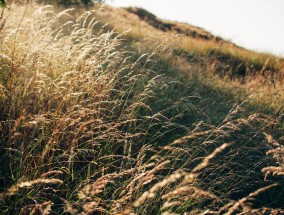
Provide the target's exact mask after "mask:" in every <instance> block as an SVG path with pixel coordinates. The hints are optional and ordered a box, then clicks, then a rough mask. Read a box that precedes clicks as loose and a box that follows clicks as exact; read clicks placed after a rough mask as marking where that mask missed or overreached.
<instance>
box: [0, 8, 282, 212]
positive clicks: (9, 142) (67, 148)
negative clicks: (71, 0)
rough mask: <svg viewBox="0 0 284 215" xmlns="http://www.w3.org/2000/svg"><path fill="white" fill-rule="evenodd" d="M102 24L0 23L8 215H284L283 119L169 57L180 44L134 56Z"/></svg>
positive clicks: (2, 183)
mask: <svg viewBox="0 0 284 215" xmlns="http://www.w3.org/2000/svg"><path fill="white" fill-rule="evenodd" d="M109 10H110V11H109V12H110V13H111V12H113V11H112V10H115V9H109ZM117 13H118V14H119V13H122V14H124V13H125V12H124V10H122V9H118V11H117ZM113 14H116V13H113ZM102 16H103V14H102V12H101V11H97V10H94V11H85V12H83V13H82V14H80V15H78V13H77V12H76V11H72V10H71V9H68V10H64V11H61V12H55V10H54V9H53V8H52V7H50V6H38V5H35V4H29V5H25V6H19V5H13V6H11V9H10V10H9V11H4V15H3V16H1V18H0V23H3V24H1V26H3V28H2V27H1V30H0V35H1V37H0V47H1V55H0V86H1V88H0V90H1V91H0V92H1V94H0V95H1V97H0V112H1V115H0V141H1V145H0V153H1V157H0V213H1V214H66V213H68V214H174V213H175V214H182V213H192V214H220V213H228V214H230V213H233V212H238V213H247V212H248V211H255V213H261V212H263V211H273V213H275V214H277V213H278V212H279V214H281V211H282V209H283V207H282V206H283V204H282V206H281V203H282V202H283V198H281V196H280V197H279V196H278V195H273V194H275V190H273V188H275V186H276V184H275V183H276V182H277V189H278V190H281V192H282V193H283V187H284V186H283V178H281V177H283V168H282V167H283V150H282V148H283V147H282V145H283V137H282V138H281V132H282V131H283V127H282V128H281V117H283V116H282V115H281V114H279V116H278V118H276V117H272V116H267V115H264V114H256V113H254V112H253V113H252V112H249V111H248V112H245V108H248V107H249V106H246V104H247V100H244V101H243V102H241V103H240V104H237V105H234V106H233V103H234V102H235V101H234V100H233V101H232V100H230V99H229V98H230V97H231V96H232V95H231V94H226V93H224V92H222V91H219V90H217V88H212V87H211V85H206V82H204V81H200V79H199V78H198V76H197V77H195V76H194V73H195V71H199V70H198V66H199V64H196V66H195V67H193V65H192V67H190V65H189V64H187V65H183V66H181V64H180V63H181V62H184V58H180V57H177V56H175V55H173V53H172V48H173V44H175V43H176V41H179V38H180V37H177V36H175V35H170V36H163V35H161V40H156V39H157V37H156V36H157V35H156V36H155V35H154V36H153V37H152V38H149V39H145V38H144V34H142V33H141V34H140V33H139V34H137V33H135V37H136V34H137V35H139V37H140V38H142V39H143V41H142V42H140V43H136V45H133V46H132V47H130V46H128V45H129V43H128V44H127V41H126V42H125V37H124V35H123V34H122V35H121V34H119V33H115V31H113V30H111V29H110V27H107V26H105V25H104V24H105V23H104V22H102V23H101V22H98V21H97V19H98V17H102ZM129 16H131V17H132V16H134V15H129ZM6 18H7V21H6V22H5V19H6ZM110 18H113V17H110ZM132 18H133V19H132ZM132 18H129V17H128V19H125V20H128V21H129V22H131V21H133V20H136V18H135V17H132ZM103 21H105V20H103ZM117 21H119V20H117ZM127 24H128V23H127ZM122 26H123V25H122ZM147 28H148V27H147ZM122 30H123V29H122ZM143 32H144V30H143ZM126 35H128V36H129V34H128V33H126ZM165 38H167V40H164V39H165ZM136 39H137V37H136ZM175 39H177V40H175ZM153 41H154V43H153ZM144 42H145V43H144ZM147 44H152V46H155V47H154V48H152V49H148V47H147V46H148V45H147ZM153 44H157V45H153ZM143 46H144V47H143ZM137 48H141V49H140V50H138V51H137ZM144 51H145V52H144ZM175 60H177V61H175ZM185 68H191V69H192V78H191V79H190V78H188V73H187V70H185ZM199 69H200V68H199ZM201 69H202V68H201ZM232 106H233V108H232ZM282 120H283V119H282ZM281 129H282V130H281ZM267 140H268V141H267ZM267 142H269V143H270V144H271V145H270V144H269V143H267ZM266 151H268V154H267V155H266ZM274 159H275V160H276V161H274ZM261 170H262V171H263V173H264V174H262V173H261ZM271 176H274V177H276V178H275V179H274V180H269V179H270V177H271ZM264 179H266V181H265V180H264ZM268 180H269V181H268ZM275 180H276V181H275ZM267 192H268V193H269V194H272V197H268V198H266V197H265V196H262V194H263V193H267ZM252 198H253V200H252ZM254 200H255V201H254ZM259 202H262V204H259ZM251 203H255V204H251Z"/></svg>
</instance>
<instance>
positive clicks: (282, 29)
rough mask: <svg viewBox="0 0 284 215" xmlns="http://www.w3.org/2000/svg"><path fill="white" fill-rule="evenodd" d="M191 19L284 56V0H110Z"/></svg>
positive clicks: (109, 0) (251, 46) (255, 47)
mask: <svg viewBox="0 0 284 215" xmlns="http://www.w3.org/2000/svg"><path fill="white" fill-rule="evenodd" d="M106 2H107V3H108V4H111V5H114V6H122V7H126V6H136V7H142V8H144V9H146V10H148V11H150V12H152V13H154V14H155V15H156V16H158V17H160V18H163V19H169V20H175V21H182V22H187V23H190V24H192V25H196V26H199V27H202V28H204V29H206V30H208V31H210V32H211V33H213V34H214V35H219V36H221V37H223V38H225V39H229V40H231V41H233V42H235V43H236V44H238V45H241V46H243V47H246V48H249V49H253V50H256V51H263V52H270V53H273V54H276V55H281V56H284V0H107V1H106Z"/></svg>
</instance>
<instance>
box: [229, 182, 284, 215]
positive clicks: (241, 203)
mask: <svg viewBox="0 0 284 215" xmlns="http://www.w3.org/2000/svg"><path fill="white" fill-rule="evenodd" d="M277 186H279V184H277V183H276V184H271V185H268V186H266V187H263V188H261V189H258V190H257V191H255V192H253V193H250V194H249V195H248V196H246V197H244V198H242V199H241V200H239V201H238V202H236V203H235V204H233V205H232V206H231V207H230V208H229V210H228V212H227V213H225V214H226V215H231V214H234V213H235V212H236V210H238V208H239V207H242V209H243V210H244V211H245V212H249V211H250V210H251V208H250V207H249V206H248V205H246V204H245V202H246V201H247V200H249V199H251V198H254V197H256V196H258V195H259V194H260V193H262V192H264V191H266V190H269V189H271V188H273V187H277Z"/></svg>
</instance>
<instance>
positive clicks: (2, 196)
mask: <svg viewBox="0 0 284 215" xmlns="http://www.w3.org/2000/svg"><path fill="white" fill-rule="evenodd" d="M62 183H63V181H62V180H59V179H55V178H53V179H43V178H40V179H36V180H33V181H25V182H20V183H18V184H15V185H13V186H12V187H10V188H9V189H8V190H7V191H6V192H5V193H0V200H1V201H3V200H4V199H5V198H6V197H9V196H13V195H15V194H17V192H18V191H19V190H20V189H22V188H28V187H32V186H34V185H37V184H57V185H59V184H62Z"/></svg>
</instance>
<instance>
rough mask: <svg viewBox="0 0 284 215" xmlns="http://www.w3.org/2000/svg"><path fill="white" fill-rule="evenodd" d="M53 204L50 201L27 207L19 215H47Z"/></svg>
mask: <svg viewBox="0 0 284 215" xmlns="http://www.w3.org/2000/svg"><path fill="white" fill-rule="evenodd" d="M52 205H53V203H52V202H51V201H48V202H43V203H41V204H34V205H27V206H25V207H23V208H22V209H21V211H20V215H25V214H26V215H28V214H29V215H36V214H40V215H49V214H50V212H51V207H52Z"/></svg>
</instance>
